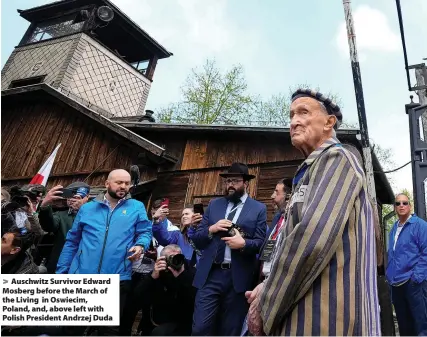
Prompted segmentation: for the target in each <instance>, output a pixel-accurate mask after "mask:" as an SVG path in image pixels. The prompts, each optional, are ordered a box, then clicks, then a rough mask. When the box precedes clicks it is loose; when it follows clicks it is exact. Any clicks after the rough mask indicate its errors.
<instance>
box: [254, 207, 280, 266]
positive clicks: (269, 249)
mask: <svg viewBox="0 0 427 337" xmlns="http://www.w3.org/2000/svg"><path fill="white" fill-rule="evenodd" d="M285 221H286V220H285V217H284V216H283V215H282V216H281V217H280V219H279V221H278V222H277V224H276V227H275V229H274V232H273V233H272V235H271V236H270V238H269V239H268V240H267V242H266V243H265V246H264V249H263V250H262V253H261V256H260V258H259V259H260V260H261V261H267V262H269V261H271V258H272V256H273V252H274V250H275V246H276V243H277V241H278V239H279V238H280V236H281V233H280V230H281V229H282V227H283V225H284V223H285Z"/></svg>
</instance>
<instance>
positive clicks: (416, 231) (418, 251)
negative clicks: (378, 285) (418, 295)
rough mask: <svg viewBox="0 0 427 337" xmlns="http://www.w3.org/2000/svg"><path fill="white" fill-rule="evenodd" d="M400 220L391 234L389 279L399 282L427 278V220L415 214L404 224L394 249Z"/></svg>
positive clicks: (389, 280)
mask: <svg viewBox="0 0 427 337" xmlns="http://www.w3.org/2000/svg"><path fill="white" fill-rule="evenodd" d="M397 226H398V221H396V222H395V223H394V225H393V228H392V230H391V232H390V236H389V247H388V265H387V271H386V276H387V281H388V283H390V284H399V283H402V282H405V281H407V280H409V279H411V280H412V281H414V282H416V283H421V282H423V281H425V280H427V222H426V221H424V220H423V219H421V218H419V217H418V216H416V215H415V214H413V215H412V217H411V218H410V219H409V220H408V221H407V223H406V224H405V225H404V226H403V228H402V231H401V232H400V234H399V237H398V239H397V243H396V248H395V250H393V246H394V237H395V235H396V230H397Z"/></svg>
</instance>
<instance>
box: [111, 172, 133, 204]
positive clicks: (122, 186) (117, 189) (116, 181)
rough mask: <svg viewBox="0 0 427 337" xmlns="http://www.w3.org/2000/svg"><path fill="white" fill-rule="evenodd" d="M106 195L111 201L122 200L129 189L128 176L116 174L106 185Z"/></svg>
mask: <svg viewBox="0 0 427 337" xmlns="http://www.w3.org/2000/svg"><path fill="white" fill-rule="evenodd" d="M106 187H107V193H108V194H109V195H110V197H112V198H113V199H123V198H124V197H125V196H126V195H127V194H128V193H129V189H130V176H129V175H126V174H123V175H121V174H116V175H114V177H112V178H111V179H109V180H107V183H106Z"/></svg>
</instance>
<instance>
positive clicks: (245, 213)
mask: <svg viewBox="0 0 427 337" xmlns="http://www.w3.org/2000/svg"><path fill="white" fill-rule="evenodd" d="M290 118H291V138H292V144H293V145H294V146H295V147H296V148H297V149H298V150H300V151H301V152H302V153H303V154H304V156H305V158H306V159H305V161H304V162H303V163H302V164H301V166H300V167H299V168H298V170H297V171H296V173H295V176H294V178H293V179H282V180H280V181H278V182H277V185H276V186H275V189H274V190H272V191H271V192H272V195H271V199H272V202H273V204H274V206H275V211H276V213H275V215H274V217H273V221H272V222H271V223H270V224H268V223H267V208H266V205H264V204H263V203H261V202H259V201H257V200H255V199H253V198H251V197H250V196H249V190H248V188H249V182H250V180H252V179H254V178H255V176H254V175H251V174H249V169H248V166H247V165H245V164H243V163H233V164H232V165H231V166H230V167H229V168H228V170H227V171H226V172H224V173H221V174H220V176H221V177H222V178H223V183H224V196H223V197H220V198H216V199H213V200H211V201H210V202H209V205H207V207H205V208H204V207H203V206H202V207H201V206H200V205H185V206H184V205H183V209H182V216H181V221H180V223H179V224H173V223H172V222H171V221H170V220H169V219H168V216H169V200H168V198H167V196H164V197H162V198H160V199H158V200H153V201H152V202H151V209H150V216H148V214H147V211H146V208H145V205H144V204H143V203H141V202H140V201H137V200H135V199H134V198H132V195H131V193H130V188H131V176H130V174H129V173H128V172H127V171H126V170H123V169H118V170H114V171H112V172H110V174H109V176H108V179H107V181H106V184H105V187H106V192H105V193H101V194H100V195H98V196H97V197H96V198H94V199H92V200H90V198H89V195H90V186H89V185H87V184H85V183H83V182H75V183H73V184H71V185H69V186H67V187H66V188H65V189H64V188H63V187H62V186H55V187H53V188H51V189H50V190H49V191H48V192H47V193H46V191H45V189H44V187H43V186H39V185H26V186H23V187H18V188H14V189H11V190H10V191H6V190H5V189H2V193H1V197H2V205H1V209H2V212H1V214H2V249H1V254H2V273H8V274H19V273H21V274H33V273H50V274H53V273H57V274H68V273H69V274H119V275H120V327H114V328H111V329H107V328H106V327H66V326H62V327H31V328H28V327H27V328H25V327H21V328H20V329H7V328H4V327H3V334H9V335H12V334H14V335H17V334H21V335H22V334H25V335H30V334H47V335H110V334H120V335H131V334H139V335H158V336H160V335H162V336H168V335H169V336H172V335H195V336H213V335H222V336H247V335H373V336H379V335H381V326H380V322H381V320H380V304H379V300H378V293H377V284H376V282H377V278H376V277H377V275H376V273H377V264H376V245H375V228H374V227H375V216H374V210H373V208H372V206H371V203H370V201H369V197H368V194H367V188H366V178H365V175H364V173H363V172H364V170H363V166H362V163H361V161H360V158H358V157H357V156H355V155H354V153H353V151H351V150H348V148H347V147H346V146H343V144H341V143H340V142H339V140H338V139H337V138H336V136H335V129H336V128H337V127H338V125H339V123H340V122H341V120H342V114H341V111H340V109H339V107H338V106H337V105H336V104H335V103H334V102H333V101H332V100H330V99H329V98H327V97H325V96H324V95H322V94H320V93H318V92H314V91H311V90H301V89H300V90H298V91H296V92H295V93H294V95H293V96H292V104H291V114H290ZM66 194H67V195H68V196H67V197H66ZM61 200H66V202H67V207H66V209H64V210H54V208H53V205H54V204H55V203H56V202H60V201H61ZM395 207H396V212H397V214H398V217H399V219H398V220H397V221H396V223H395V225H394V227H393V229H392V231H391V233H390V247H389V254H388V255H389V258H388V266H387V273H386V275H387V279H388V282H389V284H390V291H391V293H392V298H393V304H394V307H395V310H396V314H397V319H398V323H399V328H400V333H401V335H407V334H409V335H423V334H426V333H427V326H426V325H427V222H426V221H424V220H422V219H420V218H418V217H417V216H416V215H415V214H411V205H410V202H409V199H408V197H407V196H405V195H403V194H399V195H397V197H396V205H395ZM47 234H49V235H53V236H54V240H53V248H52V250H51V252H50V254H49V256H48V257H47V261H46V262H45V261H44V260H43V263H41V264H40V265H37V264H36V263H35V262H34V259H33V254H34V252H35V251H36V250H37V244H38V242H39V240H40V238H42V237H43V236H44V235H47ZM138 312H140V313H141V315H140V321H139V324H138V325H137V326H136V324H135V321H136V317H137V315H138Z"/></svg>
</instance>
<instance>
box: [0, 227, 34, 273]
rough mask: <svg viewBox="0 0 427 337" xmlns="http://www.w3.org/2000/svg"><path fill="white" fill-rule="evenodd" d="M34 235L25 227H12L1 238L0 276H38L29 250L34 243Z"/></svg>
mask: <svg viewBox="0 0 427 337" xmlns="http://www.w3.org/2000/svg"><path fill="white" fill-rule="evenodd" d="M34 237H35V233H33V232H31V231H27V229H26V227H21V228H18V227H12V228H10V229H9V231H8V232H7V233H4V234H3V236H2V238H1V272H2V274H38V272H39V269H38V267H37V265H36V264H35V263H34V261H33V258H32V256H31V254H30V252H29V248H30V247H31V245H32V244H33V242H34Z"/></svg>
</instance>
